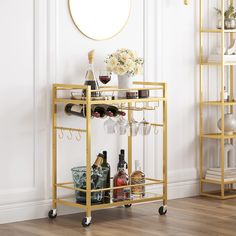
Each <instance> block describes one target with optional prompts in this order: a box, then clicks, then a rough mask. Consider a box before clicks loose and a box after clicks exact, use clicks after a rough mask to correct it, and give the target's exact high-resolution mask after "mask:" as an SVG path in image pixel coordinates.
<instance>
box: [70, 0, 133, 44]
mask: <svg viewBox="0 0 236 236" xmlns="http://www.w3.org/2000/svg"><path fill="white" fill-rule="evenodd" d="M85 1H86V0H85ZM127 1H129V3H130V7H129V13H128V16H127V19H126V21H124V25H123V26H122V27H121V28H120V29H119V30H117V32H116V33H114V34H113V35H111V36H109V37H104V38H99V39H98V38H95V37H92V36H91V35H88V34H86V33H85V32H84V31H83V30H82V29H81V28H80V27H79V25H78V22H77V23H76V22H75V19H74V17H73V14H72V9H71V0H68V9H69V13H70V16H71V19H72V21H73V23H74V25H75V26H76V28H77V29H78V30H79V31H80V32H81V33H82V34H83V35H84V36H86V37H87V38H89V39H92V40H96V41H102V40H108V39H111V38H114V37H115V36H117V35H118V34H119V33H120V32H122V31H123V30H124V28H125V27H126V26H127V24H128V22H129V19H130V15H131V9H132V0H127Z"/></svg>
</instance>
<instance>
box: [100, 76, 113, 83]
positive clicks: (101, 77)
mask: <svg viewBox="0 0 236 236" xmlns="http://www.w3.org/2000/svg"><path fill="white" fill-rule="evenodd" d="M99 80H100V81H101V82H102V83H103V84H107V83H108V82H109V81H110V80H111V76H110V75H99Z"/></svg>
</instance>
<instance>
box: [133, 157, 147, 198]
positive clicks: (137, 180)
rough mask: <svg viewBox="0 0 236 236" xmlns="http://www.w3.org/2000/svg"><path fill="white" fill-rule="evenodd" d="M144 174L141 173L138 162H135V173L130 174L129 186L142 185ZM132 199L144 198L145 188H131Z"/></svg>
mask: <svg viewBox="0 0 236 236" xmlns="http://www.w3.org/2000/svg"><path fill="white" fill-rule="evenodd" d="M144 183H145V174H144V173H143V172H142V171H141V165H140V161H138V160H136V161H135V171H134V172H133V173H132V174H131V185H133V184H144ZM131 194H132V197H134V198H136V197H144V196H145V186H144V185H143V186H135V187H132V188H131Z"/></svg>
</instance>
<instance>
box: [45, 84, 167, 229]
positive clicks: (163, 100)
mask: <svg viewBox="0 0 236 236" xmlns="http://www.w3.org/2000/svg"><path fill="white" fill-rule="evenodd" d="M133 86H134V87H135V88H132V89H126V90H127V91H128V90H143V89H146V90H147V89H148V90H150V91H155V92H154V93H156V94H158V95H156V94H155V96H153V97H148V98H136V99H123V98H122V99H118V98H117V99H116V98H115V99H113V100H93V99H92V97H91V93H92V92H94V91H95V90H91V87H90V86H85V85H70V84H53V86H52V104H53V109H52V210H50V211H49V214H48V215H49V217H50V218H55V217H56V216H57V205H58V204H62V205H66V206H70V207H77V208H81V209H84V210H85V212H86V217H85V218H84V219H83V221H82V225H83V226H89V225H90V223H91V218H92V215H91V213H92V211H93V210H95V209H102V208H109V207H115V206H126V207H130V206H131V205H132V204H135V203H142V202H153V201H162V202H163V205H162V206H161V207H160V208H159V214H160V215H164V214H166V212H167V85H166V83H161V82H133ZM75 90H77V91H79V90H84V91H86V100H84V99H83V100H82V99H81V100H74V99H71V98H61V97H60V96H59V92H60V93H63V91H64V92H68V91H69V92H71V91H75ZM99 91H100V92H113V93H114V92H118V91H121V89H118V88H117V87H109V86H107V87H103V88H100V90H99ZM68 103H71V104H84V105H86V113H87V114H86V117H85V118H86V128H85V129H81V128H69V127H62V126H58V124H57V110H58V105H59V104H64V105H66V104H68ZM136 103H141V104H145V105H147V104H149V103H153V104H156V105H155V106H160V105H162V109H159V110H160V112H162V122H161V123H160V124H159V123H151V125H152V126H153V127H159V128H160V129H162V136H163V142H162V145H163V149H162V156H163V161H162V162H163V168H162V171H163V173H162V176H163V178H162V179H155V178H145V183H142V184H134V185H131V184H130V185H126V186H119V187H110V188H104V189H91V184H88V183H91V164H92V163H91V148H92V147H91V135H92V131H91V105H94V104H116V105H117V106H119V105H121V104H127V107H132V106H133V104H136ZM127 113H128V121H131V119H132V113H133V110H132V109H130V110H129V109H128V112H127ZM62 130H63V131H68V132H72V131H75V132H83V133H85V136H86V189H80V188H75V187H74V185H73V182H65V183H58V181H57V143H58V140H57V133H58V132H62ZM104 135H105V134H104ZM132 146H133V142H132V136H128V174H129V176H130V175H131V173H132ZM153 185H161V186H162V193H161V194H157V193H146V194H145V196H144V197H140V198H134V199H130V200H124V201H119V202H113V201H112V198H111V199H110V202H109V203H102V204H97V205H93V204H91V193H93V192H96V191H108V190H110V191H111V192H112V191H113V190H114V189H123V188H127V187H128V188H131V187H135V186H153ZM59 188H63V189H69V190H78V191H81V192H85V193H86V204H85V205H83V204H79V203H76V201H75V199H73V200H71V199H70V198H60V197H58V194H57V193H58V189H59Z"/></svg>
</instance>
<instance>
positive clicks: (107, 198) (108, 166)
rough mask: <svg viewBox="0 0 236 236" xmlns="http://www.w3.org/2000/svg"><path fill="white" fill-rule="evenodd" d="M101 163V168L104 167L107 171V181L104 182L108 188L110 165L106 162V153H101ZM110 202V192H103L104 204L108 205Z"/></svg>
mask: <svg viewBox="0 0 236 236" xmlns="http://www.w3.org/2000/svg"><path fill="white" fill-rule="evenodd" d="M103 156H104V157H103V163H102V167H105V168H107V169H108V173H107V181H106V188H110V178H111V176H110V165H109V163H108V162H107V151H103ZM109 202H110V190H107V191H105V194H104V203H109Z"/></svg>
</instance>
